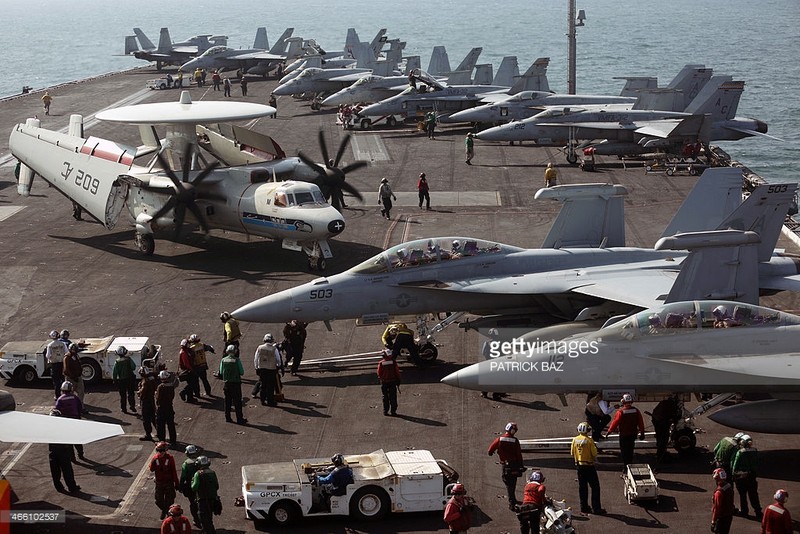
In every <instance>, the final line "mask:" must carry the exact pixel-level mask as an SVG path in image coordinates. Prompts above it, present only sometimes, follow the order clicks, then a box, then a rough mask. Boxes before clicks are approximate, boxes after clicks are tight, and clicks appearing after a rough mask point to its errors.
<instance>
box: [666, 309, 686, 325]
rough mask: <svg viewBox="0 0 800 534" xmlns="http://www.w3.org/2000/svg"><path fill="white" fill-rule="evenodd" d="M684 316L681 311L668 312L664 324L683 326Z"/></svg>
mask: <svg viewBox="0 0 800 534" xmlns="http://www.w3.org/2000/svg"><path fill="white" fill-rule="evenodd" d="M683 324H684V317H683V315H681V314H680V313H668V314H667V320H666V321H665V322H664V326H666V327H667V328H683Z"/></svg>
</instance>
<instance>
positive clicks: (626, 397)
mask: <svg viewBox="0 0 800 534" xmlns="http://www.w3.org/2000/svg"><path fill="white" fill-rule="evenodd" d="M632 402H633V396H632V395H631V394H630V393H625V394H624V395H623V396H622V404H631V403H632Z"/></svg>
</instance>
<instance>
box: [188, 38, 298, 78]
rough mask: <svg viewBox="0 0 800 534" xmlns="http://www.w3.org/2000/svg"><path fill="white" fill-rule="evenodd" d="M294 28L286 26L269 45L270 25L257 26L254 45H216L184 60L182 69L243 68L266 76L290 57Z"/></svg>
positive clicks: (247, 71) (244, 70) (246, 71)
mask: <svg viewBox="0 0 800 534" xmlns="http://www.w3.org/2000/svg"><path fill="white" fill-rule="evenodd" d="M293 32H294V28H286V29H285V30H284V32H283V33H282V34H281V36H280V37H278V39H277V41H275V44H273V45H272V48H270V47H269V42H268V40H267V29H266V28H264V27H261V28H258V30H256V37H255V40H254V41H253V48H251V49H249V50H241V49H234V48H229V47H227V46H214V47H212V48H209V49H208V50H206V51H205V52H203V53H202V54H201V55H199V56H197V57H195V58H193V59H191V60H189V61H187V62H185V63H183V64H182V65H181V70H183V71H184V72H192V71H194V70H195V69H206V70H220V71H225V70H234V69H241V70H242V71H243V72H245V73H247V74H256V75H261V76H264V75H266V74H267V72H269V71H270V70H272V69H273V68H275V67H276V66H277V64H278V63H280V62H281V61H284V60H285V59H286V58H287V55H288V52H287V47H288V46H289V44H290V43H291V42H296V41H290V40H289V39H290V38H291V36H292V33H293Z"/></svg>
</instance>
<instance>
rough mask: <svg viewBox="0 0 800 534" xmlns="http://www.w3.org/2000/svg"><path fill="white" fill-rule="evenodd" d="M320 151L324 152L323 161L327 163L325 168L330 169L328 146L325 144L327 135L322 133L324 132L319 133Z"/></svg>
mask: <svg viewBox="0 0 800 534" xmlns="http://www.w3.org/2000/svg"><path fill="white" fill-rule="evenodd" d="M319 149H320V150H321V151H322V161H324V162H325V167H328V168H330V166H329V165H328V145H326V144H325V134H323V133H322V130H320V131H319ZM334 166H335V165H334Z"/></svg>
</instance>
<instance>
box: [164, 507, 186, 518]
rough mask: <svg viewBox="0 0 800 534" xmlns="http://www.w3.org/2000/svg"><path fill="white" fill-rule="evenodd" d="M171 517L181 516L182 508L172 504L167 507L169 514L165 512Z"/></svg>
mask: <svg viewBox="0 0 800 534" xmlns="http://www.w3.org/2000/svg"><path fill="white" fill-rule="evenodd" d="M167 513H168V514H169V515H171V516H172V517H178V516H182V515H183V508H181V505H180V504H173V505H172V506H170V507H169V512H167Z"/></svg>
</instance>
